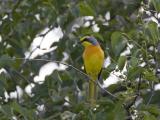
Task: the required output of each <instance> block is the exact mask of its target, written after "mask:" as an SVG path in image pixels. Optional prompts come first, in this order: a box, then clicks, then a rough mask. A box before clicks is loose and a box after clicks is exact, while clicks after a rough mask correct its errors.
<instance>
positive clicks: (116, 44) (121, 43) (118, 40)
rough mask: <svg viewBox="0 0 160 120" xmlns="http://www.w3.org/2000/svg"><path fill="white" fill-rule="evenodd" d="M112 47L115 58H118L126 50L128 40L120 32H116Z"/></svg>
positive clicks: (113, 35) (112, 38) (113, 36)
mask: <svg viewBox="0 0 160 120" xmlns="http://www.w3.org/2000/svg"><path fill="white" fill-rule="evenodd" d="M111 46H112V50H113V52H114V54H115V56H116V57H117V56H119V55H120V53H121V52H122V51H123V50H124V49H125V48H126V46H127V40H126V38H124V37H123V35H122V34H121V33H120V32H114V33H112V35H111Z"/></svg>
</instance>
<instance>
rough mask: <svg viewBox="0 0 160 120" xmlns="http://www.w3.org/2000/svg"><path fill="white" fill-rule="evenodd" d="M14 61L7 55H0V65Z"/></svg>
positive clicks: (7, 64)
mask: <svg viewBox="0 0 160 120" xmlns="http://www.w3.org/2000/svg"><path fill="white" fill-rule="evenodd" d="M13 63H14V61H13V60H12V59H11V57H9V56H8V55H2V56H1V57H0V67H6V66H11V65H12V64H13Z"/></svg>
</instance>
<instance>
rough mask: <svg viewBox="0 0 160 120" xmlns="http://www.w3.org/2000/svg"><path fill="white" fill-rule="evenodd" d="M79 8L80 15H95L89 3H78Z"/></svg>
mask: <svg viewBox="0 0 160 120" xmlns="http://www.w3.org/2000/svg"><path fill="white" fill-rule="evenodd" d="M79 10H80V14H81V15H82V16H94V15H95V14H94V11H93V9H92V8H91V7H90V6H89V4H87V3H85V2H80V3H79Z"/></svg>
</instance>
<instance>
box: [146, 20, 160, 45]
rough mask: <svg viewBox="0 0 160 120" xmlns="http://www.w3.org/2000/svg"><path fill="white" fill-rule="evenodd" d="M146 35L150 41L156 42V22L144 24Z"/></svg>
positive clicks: (157, 39)
mask: <svg viewBox="0 0 160 120" xmlns="http://www.w3.org/2000/svg"><path fill="white" fill-rule="evenodd" d="M146 27H147V28H146V31H145V32H146V33H145V34H146V36H148V37H149V40H152V41H151V42H154V44H155V43H156V41H159V30H158V24H157V23H155V22H153V21H151V22H149V23H148V24H147V26H146Z"/></svg>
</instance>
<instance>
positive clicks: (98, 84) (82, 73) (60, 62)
mask: <svg viewBox="0 0 160 120" xmlns="http://www.w3.org/2000/svg"><path fill="white" fill-rule="evenodd" d="M18 59H19V60H27V61H46V62H54V63H58V64H63V65H66V66H68V67H71V68H72V69H74V70H76V71H77V72H79V73H80V74H81V75H84V76H86V77H87V78H89V80H92V79H90V76H89V75H87V74H86V73H84V72H82V71H81V70H79V69H78V68H76V67H74V66H72V65H70V64H67V63H65V62H62V61H53V60H47V59H26V58H13V60H18ZM92 82H94V83H96V84H97V86H98V87H99V88H100V89H102V90H103V91H105V92H106V93H107V94H108V95H110V96H111V97H112V98H114V99H116V100H119V99H118V98H117V97H116V96H114V95H113V94H112V93H110V92H109V91H107V90H106V89H104V88H103V87H102V86H101V84H100V83H99V82H97V81H94V80H92Z"/></svg>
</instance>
